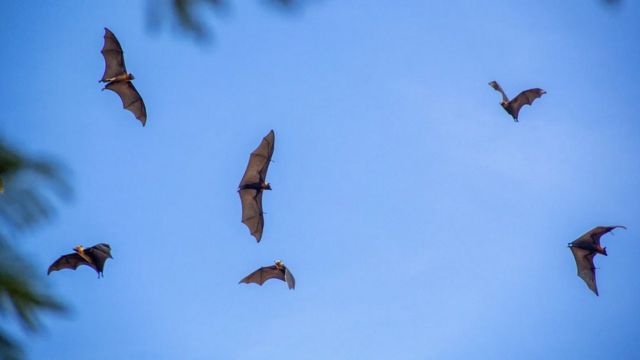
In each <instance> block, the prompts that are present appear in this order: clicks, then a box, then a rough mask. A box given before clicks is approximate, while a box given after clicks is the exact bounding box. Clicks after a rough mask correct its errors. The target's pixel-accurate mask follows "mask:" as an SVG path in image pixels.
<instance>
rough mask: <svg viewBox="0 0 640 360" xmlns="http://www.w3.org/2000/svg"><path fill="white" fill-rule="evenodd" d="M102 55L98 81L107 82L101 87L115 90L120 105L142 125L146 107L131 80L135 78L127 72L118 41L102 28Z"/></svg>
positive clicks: (144, 121)
mask: <svg viewBox="0 0 640 360" xmlns="http://www.w3.org/2000/svg"><path fill="white" fill-rule="evenodd" d="M102 55H103V56H104V63H105V69H104V75H102V79H100V82H104V83H107V85H106V86H105V87H104V88H103V89H102V90H104V89H107V90H111V91H113V92H115V93H116V94H118V96H120V100H122V106H123V107H124V108H125V109H127V110H129V111H131V112H132V113H133V115H134V116H135V117H136V119H138V120H140V122H141V123H142V126H144V125H145V124H146V123H147V108H146V107H145V106H144V101H142V97H141V96H140V94H139V93H138V90H136V88H135V87H134V86H133V83H132V82H131V80H133V79H135V78H134V77H133V74H130V73H128V72H127V68H126V66H125V65H124V55H123V51H122V47H121V46H120V42H119V41H118V39H116V36H115V35H114V34H113V33H112V32H111V30H109V29H107V28H104V46H103V47H102Z"/></svg>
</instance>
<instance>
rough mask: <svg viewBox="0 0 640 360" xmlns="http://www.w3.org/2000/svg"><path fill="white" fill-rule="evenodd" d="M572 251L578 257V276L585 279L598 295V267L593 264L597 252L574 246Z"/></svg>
mask: <svg viewBox="0 0 640 360" xmlns="http://www.w3.org/2000/svg"><path fill="white" fill-rule="evenodd" d="M571 252H572V253H573V257H574V258H575V259H576V266H577V267H578V276H579V277H580V278H581V279H582V280H584V282H585V283H586V284H587V286H588V287H589V289H591V291H593V292H594V293H595V294H596V295H598V287H597V286H596V267H595V266H594V265H593V257H594V256H595V254H596V253H594V252H589V251H588V250H584V249H580V248H578V247H575V246H572V247H571Z"/></svg>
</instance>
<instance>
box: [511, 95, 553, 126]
mask: <svg viewBox="0 0 640 360" xmlns="http://www.w3.org/2000/svg"><path fill="white" fill-rule="evenodd" d="M546 93H547V92H546V91H544V90H542V89H539V88H535V89H529V90H525V91H523V92H521V93H520V94H518V96H516V97H515V98H513V100H511V101H510V102H509V107H510V108H511V112H512V114H511V115H513V117H514V118H515V119H517V118H518V113H519V112H520V108H522V107H523V106H524V105H531V104H533V101H534V100H535V99H537V98H539V97H541V96H542V95H544V94H546Z"/></svg>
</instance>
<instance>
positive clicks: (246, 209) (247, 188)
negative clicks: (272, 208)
mask: <svg viewBox="0 0 640 360" xmlns="http://www.w3.org/2000/svg"><path fill="white" fill-rule="evenodd" d="M274 145H275V133H274V132H273V130H271V131H269V133H268V134H267V135H266V136H265V137H264V138H263V139H262V142H260V145H258V147H257V148H256V149H255V150H254V151H253V152H252V153H251V156H250V157H249V163H248V164H247V169H246V170H245V172H244V175H243V176H242V180H240V185H239V186H238V193H239V194H240V201H241V203H242V223H243V224H245V225H246V226H247V227H248V228H249V231H251V235H253V236H254V237H255V238H256V241H258V242H260V239H262V229H263V228H264V216H263V211H262V192H263V191H264V190H271V184H269V183H268V182H267V180H266V178H267V170H268V169H269V163H270V162H271V156H273V148H274Z"/></svg>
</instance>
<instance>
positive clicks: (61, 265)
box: [47, 243, 113, 278]
mask: <svg viewBox="0 0 640 360" xmlns="http://www.w3.org/2000/svg"><path fill="white" fill-rule="evenodd" d="M73 250H74V251H75V252H74V253H71V254H67V255H62V256H60V257H59V258H58V260H56V261H54V262H53V264H51V266H49V270H48V271H47V275H49V274H51V272H52V271H58V270H62V269H73V270H75V269H77V268H78V266H80V265H87V266H89V267H91V268H92V269H93V270H95V271H96V272H97V273H98V278H100V276H102V277H104V274H102V270H103V269H104V263H105V262H106V261H107V259H113V257H112V256H111V246H109V244H105V243H101V244H98V245H95V246H92V247H90V248H87V249H85V248H83V247H82V245H78V246H76V247H74V248H73Z"/></svg>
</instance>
